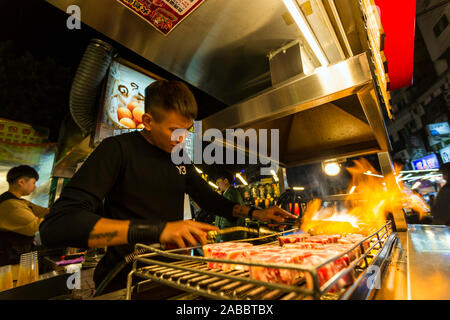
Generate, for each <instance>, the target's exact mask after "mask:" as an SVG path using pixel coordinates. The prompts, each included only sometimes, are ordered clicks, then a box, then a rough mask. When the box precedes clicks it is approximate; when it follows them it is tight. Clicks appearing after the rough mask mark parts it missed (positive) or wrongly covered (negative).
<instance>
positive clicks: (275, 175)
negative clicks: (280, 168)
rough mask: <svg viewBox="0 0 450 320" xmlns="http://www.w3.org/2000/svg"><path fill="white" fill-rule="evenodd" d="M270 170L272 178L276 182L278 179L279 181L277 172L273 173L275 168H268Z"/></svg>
mask: <svg viewBox="0 0 450 320" xmlns="http://www.w3.org/2000/svg"><path fill="white" fill-rule="evenodd" d="M270 172H271V173H272V175H273V178H274V179H275V181H276V182H278V181H279V179H278V176H277V174H276V173H275V170H270Z"/></svg>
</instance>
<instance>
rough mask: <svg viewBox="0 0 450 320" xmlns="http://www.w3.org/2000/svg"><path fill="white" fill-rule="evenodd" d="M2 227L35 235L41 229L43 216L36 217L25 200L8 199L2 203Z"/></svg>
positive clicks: (0, 207)
mask: <svg viewBox="0 0 450 320" xmlns="http://www.w3.org/2000/svg"><path fill="white" fill-rule="evenodd" d="M0 212H1V213H2V217H1V219H0V228H1V229H4V230H8V231H13V232H16V233H19V234H22V235H25V236H29V237H31V236H33V235H34V234H35V233H36V232H37V231H38V230H39V224H40V223H41V222H42V218H38V217H36V216H35V215H34V214H33V212H32V211H31V209H30V208H28V206H27V204H26V202H25V201H22V200H7V201H4V202H2V203H1V204H0Z"/></svg>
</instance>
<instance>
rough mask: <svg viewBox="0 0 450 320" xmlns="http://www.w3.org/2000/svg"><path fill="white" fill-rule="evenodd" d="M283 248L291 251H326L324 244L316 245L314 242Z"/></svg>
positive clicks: (289, 245) (299, 243) (287, 244)
mask: <svg viewBox="0 0 450 320" xmlns="http://www.w3.org/2000/svg"><path fill="white" fill-rule="evenodd" d="M283 248H289V249H313V250H319V249H325V245H324V244H322V243H314V242H296V243H286V244H285V245H284V246H283Z"/></svg>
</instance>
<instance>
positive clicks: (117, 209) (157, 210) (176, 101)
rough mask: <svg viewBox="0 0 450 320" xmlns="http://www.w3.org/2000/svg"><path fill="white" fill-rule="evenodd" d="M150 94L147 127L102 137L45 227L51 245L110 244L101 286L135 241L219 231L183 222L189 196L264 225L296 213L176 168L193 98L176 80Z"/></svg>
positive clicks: (186, 242)
mask: <svg viewBox="0 0 450 320" xmlns="http://www.w3.org/2000/svg"><path fill="white" fill-rule="evenodd" d="M145 94H146V95H145V114H144V115H143V117H142V122H143V124H144V126H145V129H144V130H142V131H141V132H132V133H128V134H123V135H120V136H115V137H110V138H107V139H105V140H103V141H102V143H100V145H99V146H98V147H97V148H96V149H95V150H94V151H93V152H92V154H91V155H90V156H89V157H88V159H87V160H86V161H85V163H84V164H83V166H82V167H81V168H80V169H79V170H78V171H77V173H76V174H75V175H74V176H73V178H72V179H71V181H70V182H69V183H68V184H67V185H66V187H65V188H64V190H63V192H62V194H61V196H60V198H59V199H58V200H57V201H56V202H55V204H54V205H53V207H52V208H51V211H50V214H49V215H48V216H47V217H46V219H45V220H44V221H43V223H42V224H41V226H40V235H41V241H42V244H43V245H44V246H47V247H61V246H69V247H76V248H86V247H89V248H96V247H105V246H107V247H108V250H107V253H106V255H105V256H104V257H103V259H102V260H101V261H100V262H99V264H98V266H97V268H96V270H95V273H94V281H95V283H96V285H97V286H98V285H99V283H100V282H101V281H102V280H103V279H104V278H105V277H106V276H107V275H108V274H109V273H110V271H111V270H112V269H113V268H114V266H115V265H117V264H118V263H119V262H121V261H123V258H124V257H125V256H126V255H128V254H129V253H131V252H133V249H134V248H133V245H134V244H135V243H138V242H139V243H158V242H159V243H161V244H174V245H176V246H178V247H186V246H194V245H196V244H197V243H201V244H204V243H206V232H207V231H209V230H217V228H216V227H214V226H211V225H209V224H205V223H200V222H195V221H190V220H188V221H182V220H183V207H184V194H185V193H187V194H189V195H190V196H191V198H192V199H194V200H195V201H196V203H198V204H199V205H200V206H201V207H202V208H203V209H205V210H207V211H208V212H210V213H212V214H214V215H220V216H224V217H228V218H232V217H247V216H251V217H253V218H256V219H258V220H261V221H265V222H270V221H274V222H283V221H284V218H292V217H293V216H292V215H290V214H289V213H288V212H286V211H284V210H282V209H279V208H278V207H273V208H270V209H266V210H255V208H249V207H245V206H242V205H239V204H236V203H234V202H232V201H229V200H227V199H225V198H223V197H221V196H220V195H218V194H217V193H215V192H214V191H212V190H211V188H210V187H209V185H208V184H207V183H206V182H205V181H204V180H203V179H202V178H201V177H200V175H198V174H197V172H196V171H195V168H194V167H193V165H178V166H176V165H174V164H173V162H172V160H171V152H172V149H173V148H174V147H175V146H176V145H178V143H180V142H182V140H183V137H180V139H179V140H178V141H173V140H172V133H173V132H174V131H175V130H179V129H188V128H190V127H191V126H192V124H193V121H194V119H195V118H196V116H197V103H196V101H195V98H194V96H193V94H192V93H191V92H190V91H189V89H188V88H187V86H186V85H184V84H183V83H181V82H178V81H164V80H161V81H155V82H154V83H152V84H151V85H150V86H149V87H147V88H146V90H145ZM128 271H129V269H124V270H123V272H121V273H119V274H118V275H117V281H119V285H116V286H115V287H114V288H115V289H118V288H124V287H125V284H126V274H127V273H128ZM110 290H112V289H110ZM106 291H108V290H106Z"/></svg>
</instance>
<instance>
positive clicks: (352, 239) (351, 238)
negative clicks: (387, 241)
mask: <svg viewBox="0 0 450 320" xmlns="http://www.w3.org/2000/svg"><path fill="white" fill-rule="evenodd" d="M363 239H364V236H363V235H361V234H357V233H352V234H348V235H345V236H343V237H342V238H340V239H338V241H337V242H338V243H342V244H356V243H358V242H361V241H362V240H363ZM369 246H370V239H367V240H366V241H364V242H363V247H364V250H366V249H368V248H369Z"/></svg>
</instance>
